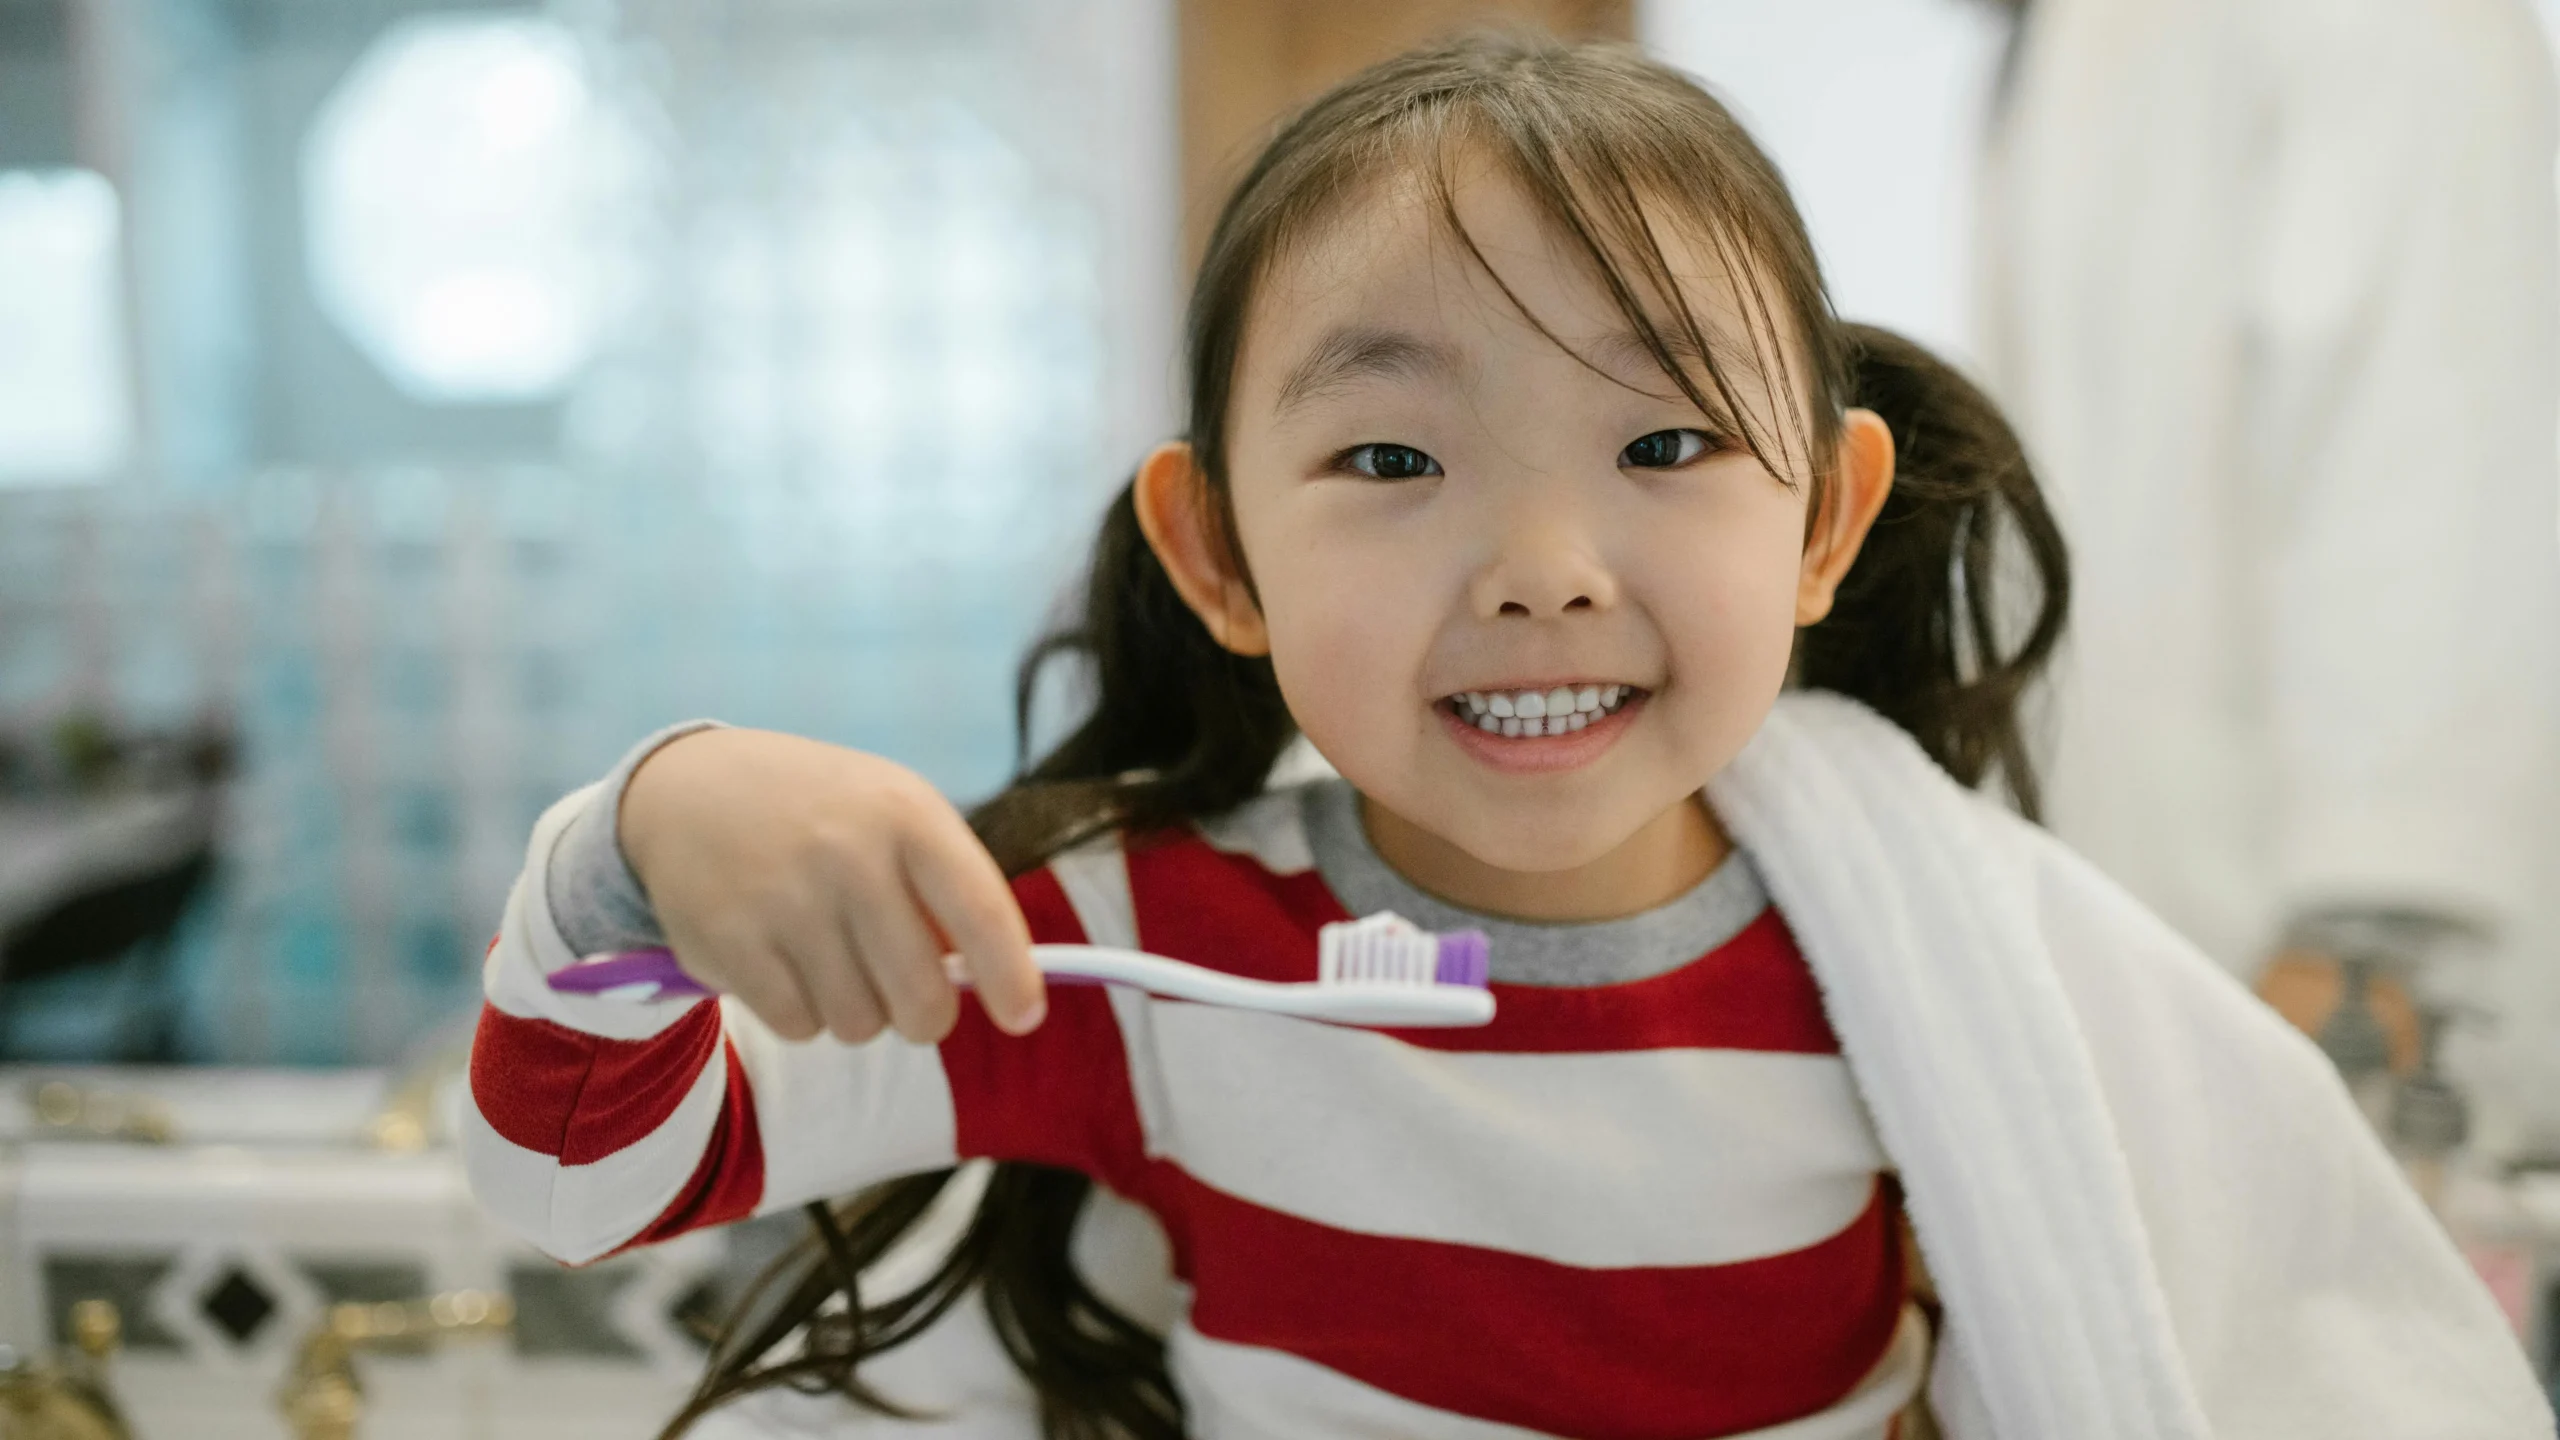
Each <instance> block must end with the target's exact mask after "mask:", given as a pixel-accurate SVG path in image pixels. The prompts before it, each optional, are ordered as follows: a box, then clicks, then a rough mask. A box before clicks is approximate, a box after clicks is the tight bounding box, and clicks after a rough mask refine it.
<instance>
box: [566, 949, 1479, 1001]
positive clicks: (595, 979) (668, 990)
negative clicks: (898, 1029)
mask: <svg viewBox="0 0 2560 1440" xmlns="http://www.w3.org/2000/svg"><path fill="white" fill-rule="evenodd" d="M1440 963H1441V967H1442V968H1443V969H1444V970H1445V969H1446V968H1447V967H1448V963H1449V962H1448V960H1447V959H1446V958H1445V957H1444V958H1443V959H1442V960H1441V962H1440ZM1046 979H1047V983H1049V984H1051V985H1100V984H1102V983H1104V982H1102V981H1100V980H1095V979H1092V978H1090V977H1087V976H1083V975H1051V976H1048V977H1046ZM653 982H654V983H655V984H656V985H657V987H658V993H657V994H656V995H655V996H654V997H652V998H654V999H659V1000H670V999H677V998H690V997H694V996H701V995H712V994H716V993H718V992H716V991H714V990H713V989H712V988H711V987H710V986H708V985H705V984H703V983H702V982H701V981H699V980H696V979H694V978H693V977H692V976H690V975H687V974H686V973H684V967H682V966H680V965H678V964H676V957H675V952H674V951H672V950H664V949H658V950H621V951H616V952H615V953H613V954H611V955H607V956H604V957H603V958H601V959H596V960H581V961H579V962H578V963H577V964H575V965H564V966H562V967H561V968H559V969H557V970H554V971H552V972H551V988H552V989H554V990H558V991H561V992H563V993H566V994H570V995H593V994H597V993H598V992H600V991H605V990H616V989H620V988H621V987H622V986H625V985H643V984H649V983H653ZM960 983H961V986H962V988H964V989H965V988H967V986H968V983H969V982H968V981H966V980H963V981H961V982H960Z"/></svg>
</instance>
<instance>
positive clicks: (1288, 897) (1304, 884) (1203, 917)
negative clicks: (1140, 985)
mask: <svg viewBox="0 0 2560 1440" xmlns="http://www.w3.org/2000/svg"><path fill="white" fill-rule="evenodd" d="M1126 846H1127V853H1128V857H1129V898H1130V900H1131V902H1132V904H1133V905H1134V907H1135V909H1136V911H1137V916H1138V944H1139V946H1140V948H1142V949H1145V950H1149V951H1152V952H1154V953H1155V954H1158V955H1167V956H1171V957H1172V958H1174V959H1176V960H1188V961H1190V962H1191V963H1193V964H1195V965H1206V966H1208V967H1209V968H1211V969H1213V970H1223V971H1226V972H1227V973H1228V974H1230V975H1242V976H1246V977H1248V978H1250V979H1255V980H1312V979H1314V978H1315V974H1316V931H1317V929H1318V928H1320V927H1322V926H1324V925H1327V924H1330V923H1332V922H1333V921H1336V920H1348V919H1350V918H1351V913H1350V912H1349V911H1347V910H1345V909H1343V908H1342V902H1341V901H1340V900H1337V899H1335V898H1334V894H1333V892H1332V891H1331V890H1329V889H1327V888H1326V887H1325V883H1324V877H1323V876H1321V875H1318V874H1317V873H1316V872H1315V871H1313V870H1301V871H1299V872H1297V873H1296V874H1292V875H1278V874H1274V873H1273V872H1271V871H1270V870H1267V869H1265V868H1263V865H1262V862H1260V861H1258V860H1256V859H1254V858H1253V857H1252V856H1250V855H1242V854H1231V853H1229V852H1227V851H1223V850H1220V849H1218V848H1216V847H1215V846H1213V845H1211V844H1210V843H1209V842H1208V841H1206V840H1203V839H1201V838H1200V835H1199V832H1197V831H1193V830H1165V831H1157V832H1155V833H1152V834H1148V835H1133V836H1131V837H1129V839H1128V841H1127V842H1126Z"/></svg>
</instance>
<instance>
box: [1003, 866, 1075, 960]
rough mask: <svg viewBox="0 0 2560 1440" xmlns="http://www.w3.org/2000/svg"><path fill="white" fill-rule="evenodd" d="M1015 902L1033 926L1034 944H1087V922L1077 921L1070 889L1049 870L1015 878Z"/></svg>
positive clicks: (1035, 871) (1041, 869)
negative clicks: (1068, 896) (1068, 895)
mask: <svg viewBox="0 0 2560 1440" xmlns="http://www.w3.org/2000/svg"><path fill="white" fill-rule="evenodd" d="M1013 902H1014V903H1015V904H1017V905H1019V906H1021V907H1022V918H1023V919H1024V920H1025V921H1026V922H1028V923H1029V924H1030V926H1031V943H1032V944H1034V945H1082V944H1083V943H1085V934H1084V922H1083V921H1081V920H1078V919H1077V918H1076V907H1075V905H1074V903H1073V902H1071V901H1069V900H1068V899H1067V891H1066V887H1065V886H1062V885H1060V884H1059V883H1058V877H1057V876H1056V875H1054V874H1052V873H1050V871H1049V869H1048V867H1047V866H1042V867H1041V868H1040V869H1037V870H1033V871H1030V872H1028V873H1026V874H1022V875H1017V876H1015V877H1013Z"/></svg>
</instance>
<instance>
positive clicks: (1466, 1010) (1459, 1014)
mask: <svg viewBox="0 0 2560 1440" xmlns="http://www.w3.org/2000/svg"><path fill="white" fill-rule="evenodd" d="M1031 959H1032V961H1033V963H1035V964H1037V965H1038V966H1039V967H1040V972H1041V973H1042V974H1043V975H1046V976H1049V977H1051V978H1053V979H1056V978H1071V979H1077V980H1092V981H1099V982H1101V983H1104V984H1109V985H1128V986H1133V987H1135V988H1137V989H1140V990H1144V991H1147V992H1148V993H1150V994H1155V995H1164V996H1168V997H1171V998H1173V999H1176V1000H1196V1001H1198V1002H1200V1003H1202V1004H1204V1005H1224V1006H1227V1007H1230V1008H1232V1009H1238V1010H1262V1011H1267V1012H1270V1013H1272V1014H1275V1015H1295V1016H1299V1017H1301V1018H1304V1019H1309V1020H1332V1021H1337V1022H1339V1023H1342V1024H1346V1025H1391V1026H1399V1027H1413V1028H1422V1027H1441V1026H1456V1025H1482V1024H1485V1023H1487V1022H1488V1021H1490V1020H1492V1019H1493V994H1492V992H1490V991H1488V990H1486V989H1484V988H1483V987H1482V986H1478V985H1423V984H1388V983H1381V982H1374V981H1335V982H1332V983H1330V984H1315V983H1300V984H1287V983H1281V982H1277V981H1271V980H1249V979H1246V978H1245V977H1243V976H1241V975H1228V974H1224V973H1222V972H1220V971H1216V970H1208V969H1204V968H1202V967H1200V966H1198V965H1187V964H1184V963H1183V962H1182V961H1179V960H1168V959H1166V958H1164V957H1163V956H1161V955H1147V954H1143V953H1141V952H1139V951H1135V950H1122V949H1118V948H1115V947H1112V946H1106V945H1034V946H1032V947H1031Z"/></svg>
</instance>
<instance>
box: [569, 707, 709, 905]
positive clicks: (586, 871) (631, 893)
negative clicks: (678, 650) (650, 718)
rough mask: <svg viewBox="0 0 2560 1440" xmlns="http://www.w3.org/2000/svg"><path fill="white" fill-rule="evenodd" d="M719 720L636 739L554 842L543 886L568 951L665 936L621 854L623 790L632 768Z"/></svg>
mask: <svg viewBox="0 0 2560 1440" xmlns="http://www.w3.org/2000/svg"><path fill="white" fill-rule="evenodd" d="M719 727H720V722H719V721H717V720H687V721H685V722H684V723H683V724H680V725H670V726H668V727H667V728H665V729H664V730H660V731H658V732H656V733H655V734H652V735H650V736H649V737H648V738H647V739H645V740H642V741H641V742H640V743H639V744H637V745H634V746H632V747H631V749H630V750H629V751H627V752H625V753H624V755H623V757H622V759H621V760H620V761H619V762H617V763H616V764H615V765H614V767H613V769H612V770H610V771H608V772H607V773H606V775H605V777H604V782H603V784H601V785H600V786H598V787H597V789H596V794H595V798H594V799H593V800H591V801H589V802H588V804H587V808H586V809H584V810H582V811H580V812H579V813H578V817H577V818H576V819H574V820H571V821H570V822H569V823H568V825H567V826H565V827H563V828H562V830H561V831H560V837H559V838H558V839H556V840H554V841H552V842H551V855H550V857H549V859H548V861H547V862H546V863H545V865H544V873H543V880H542V894H543V898H544V899H545V900H547V901H549V902H550V905H551V922H552V924H553V925H555V926H557V927H558V928H559V931H560V938H561V940H562V941H563V942H565V943H566V944H567V945H568V947H569V951H570V953H571V954H574V955H599V954H603V953H604V952H606V951H610V950H642V949H647V948H649V947H651V946H655V945H664V944H666V943H667V932H666V931H665V930H663V929H661V928H659V925H658V914H657V912H656V911H655V910H652V909H650V908H649V895H648V892H647V891H645V890H642V889H641V888H640V877H639V876H638V875H635V874H633V873H632V870H631V862H630V861H629V860H627V859H625V858H624V857H623V854H622V841H621V837H620V833H619V822H620V820H621V818H622V792H623V790H624V789H625V788H626V787H628V786H629V785H630V784H631V772H632V771H634V770H637V769H639V768H640V762H641V761H643V760H646V759H648V758H649V757H650V756H651V755H652V754H654V753H656V751H657V749H658V747H659V746H661V745H664V744H666V743H667V742H668V741H670V740H674V739H677V738H679V737H681V736H686V735H690V734H692V733H694V732H695V731H697V730H711V729H716V728H719Z"/></svg>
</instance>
